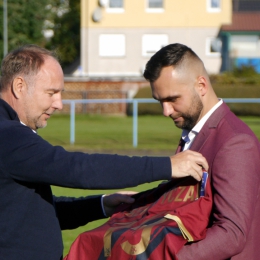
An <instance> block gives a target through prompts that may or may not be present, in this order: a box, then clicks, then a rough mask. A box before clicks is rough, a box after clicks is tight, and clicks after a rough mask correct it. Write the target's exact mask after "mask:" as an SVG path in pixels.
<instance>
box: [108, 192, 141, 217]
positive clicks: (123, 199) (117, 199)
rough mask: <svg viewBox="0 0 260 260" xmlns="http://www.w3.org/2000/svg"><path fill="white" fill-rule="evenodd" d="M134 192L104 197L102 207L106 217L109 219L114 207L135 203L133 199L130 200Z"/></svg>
mask: <svg viewBox="0 0 260 260" xmlns="http://www.w3.org/2000/svg"><path fill="white" fill-rule="evenodd" d="M136 193H137V192H135V191H120V192H117V193H113V194H108V195H105V196H104V198H103V206H104V210H105V212H106V215H107V216H108V217H110V216H111V215H112V214H113V213H114V211H115V209H116V207H117V206H118V205H119V204H121V203H133V202H134V201H135V199H134V198H131V195H134V194H136Z"/></svg>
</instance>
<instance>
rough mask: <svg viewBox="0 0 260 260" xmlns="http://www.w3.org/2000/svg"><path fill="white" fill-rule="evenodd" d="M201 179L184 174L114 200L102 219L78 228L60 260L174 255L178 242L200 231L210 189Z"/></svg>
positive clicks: (191, 238)
mask: <svg viewBox="0 0 260 260" xmlns="http://www.w3.org/2000/svg"><path fill="white" fill-rule="evenodd" d="M201 183H202V182H197V181H195V180H194V179H193V178H191V177H187V178H183V179H179V180H177V181H176V180H173V181H169V182H166V183H162V184H160V185H159V186H158V187H157V188H154V189H152V190H148V191H145V192H141V193H139V194H136V195H135V197H136V198H135V199H136V200H135V202H134V203H133V204H131V205H126V204H122V205H120V207H118V209H117V213H115V214H114V215H113V216H112V217H111V218H110V219H109V220H108V221H107V222H106V223H105V224H103V225H102V226H100V227H98V228H96V229H94V230H91V231H87V232H84V233H82V234H80V235H79V236H78V238H77V239H76V240H75V242H74V243H73V244H72V246H71V249H70V252H69V254H68V255H67V256H66V257H65V258H64V260H77V259H80V260H87V259H88V260H95V259H98V260H101V259H109V260H112V259H113V260H115V259H120V260H135V259H136V260H145V259H154V260H158V259H164V260H170V259H177V258H176V253H177V252H178V251H179V250H180V249H181V247H182V246H183V245H184V244H186V243H192V242H194V241H198V240H201V239H203V238H204V237H205V234H206V228H207V225H208V222H209V215H210V211H211V208H212V194H211V188H210V183H209V181H208V182H203V183H204V184H205V185H206V186H205V187H201V186H202V184H201ZM202 188H203V192H201V189H202ZM201 194H203V196H201Z"/></svg>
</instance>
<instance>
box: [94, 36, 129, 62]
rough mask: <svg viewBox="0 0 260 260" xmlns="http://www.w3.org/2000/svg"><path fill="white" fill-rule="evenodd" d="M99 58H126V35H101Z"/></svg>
mask: <svg viewBox="0 0 260 260" xmlns="http://www.w3.org/2000/svg"><path fill="white" fill-rule="evenodd" d="M99 56H103V57H123V56H125V35H123V34H101V35H100V36H99Z"/></svg>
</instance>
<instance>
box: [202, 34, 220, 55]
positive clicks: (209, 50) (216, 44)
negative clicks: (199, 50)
mask: <svg viewBox="0 0 260 260" xmlns="http://www.w3.org/2000/svg"><path fill="white" fill-rule="evenodd" d="M221 48H222V41H221V39H220V38H216V37H209V38H207V39H206V55H208V56H212V57H219V56H220V54H221Z"/></svg>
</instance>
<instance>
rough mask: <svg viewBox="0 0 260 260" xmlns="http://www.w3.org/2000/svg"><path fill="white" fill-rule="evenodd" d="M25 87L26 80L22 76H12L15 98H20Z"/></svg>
mask: <svg viewBox="0 0 260 260" xmlns="http://www.w3.org/2000/svg"><path fill="white" fill-rule="evenodd" d="M25 89H26V82H25V80H24V78H23V77H20V76H18V77H16V78H14V80H13V82H12V92H13V94H14V96H15V98H17V99H19V98H21V95H22V94H23V92H24V91H25Z"/></svg>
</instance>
